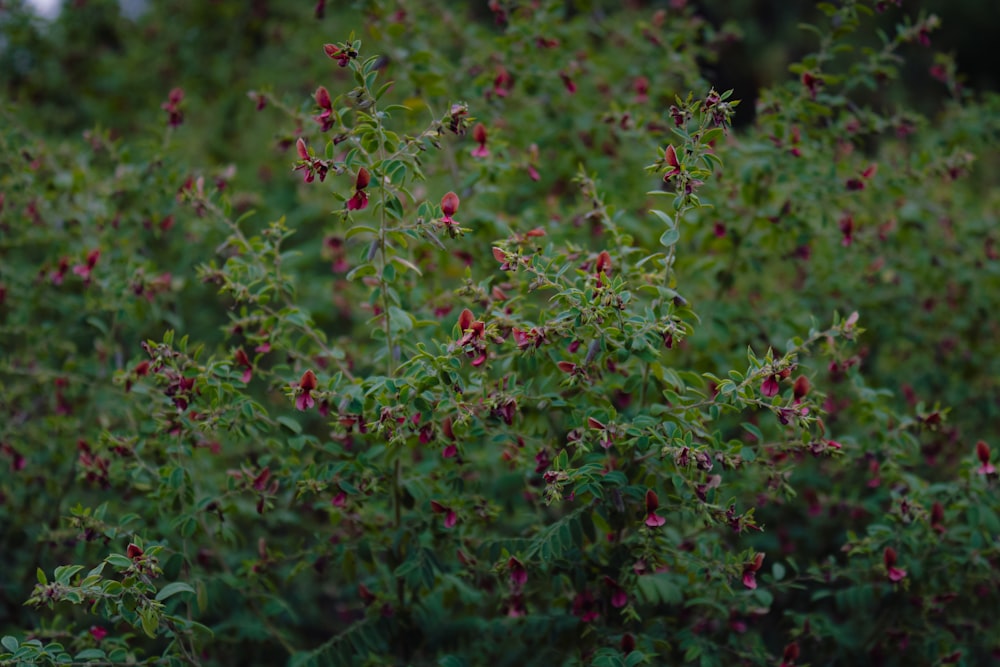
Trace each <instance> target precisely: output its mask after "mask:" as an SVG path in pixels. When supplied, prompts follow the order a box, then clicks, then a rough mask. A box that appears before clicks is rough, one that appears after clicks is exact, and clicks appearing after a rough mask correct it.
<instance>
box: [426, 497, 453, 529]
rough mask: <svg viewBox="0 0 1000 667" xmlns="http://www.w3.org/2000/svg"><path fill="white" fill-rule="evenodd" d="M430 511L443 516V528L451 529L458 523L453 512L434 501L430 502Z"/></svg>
mask: <svg viewBox="0 0 1000 667" xmlns="http://www.w3.org/2000/svg"><path fill="white" fill-rule="evenodd" d="M431 510H433V511H434V513H435V514H444V527H445V528H451V527H453V526H454V525H455V524H456V523H458V515H457V514H455V510H453V509H451V508H450V507H445V506H444V505H442V504H441V503H439V502H438V501H436V500H432V501H431Z"/></svg>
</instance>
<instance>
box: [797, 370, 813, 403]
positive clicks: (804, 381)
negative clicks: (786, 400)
mask: <svg viewBox="0 0 1000 667" xmlns="http://www.w3.org/2000/svg"><path fill="white" fill-rule="evenodd" d="M810 389H812V386H811V385H810V384H809V378H807V377H806V376H805V375H800V376H798V377H797V378H795V385H794V386H793V387H792V396H793V397H794V398H795V401H796V402H798V401H801V400H802V399H803V398H805V396H806V394H808V393H809V390H810Z"/></svg>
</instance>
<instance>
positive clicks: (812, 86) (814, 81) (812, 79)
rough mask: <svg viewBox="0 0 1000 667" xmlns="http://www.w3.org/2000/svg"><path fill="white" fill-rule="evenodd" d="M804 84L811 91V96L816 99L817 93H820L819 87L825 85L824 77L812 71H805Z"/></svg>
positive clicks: (803, 74)
mask: <svg viewBox="0 0 1000 667" xmlns="http://www.w3.org/2000/svg"><path fill="white" fill-rule="evenodd" d="M802 85H803V86H805V87H806V90H808V91H809V96H810V97H811V98H813V99H816V93H818V92H819V89H820V88H822V87H823V77H821V76H818V75H816V74H813V73H812V72H803V73H802Z"/></svg>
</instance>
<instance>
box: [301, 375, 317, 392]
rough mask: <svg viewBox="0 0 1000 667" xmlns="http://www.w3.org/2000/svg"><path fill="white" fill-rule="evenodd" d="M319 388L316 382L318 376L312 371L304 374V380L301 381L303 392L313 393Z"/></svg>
mask: <svg viewBox="0 0 1000 667" xmlns="http://www.w3.org/2000/svg"><path fill="white" fill-rule="evenodd" d="M318 386H319V383H318V382H317V381H316V374H315V373H313V372H312V371H306V372H305V373H303V374H302V378H301V379H300V380H299V389H302V390H303V391H312V390H313V389H315V388H316V387H318Z"/></svg>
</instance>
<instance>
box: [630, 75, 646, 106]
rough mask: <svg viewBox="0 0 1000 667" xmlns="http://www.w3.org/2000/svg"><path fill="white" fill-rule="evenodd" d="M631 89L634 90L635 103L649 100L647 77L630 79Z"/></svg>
mask: <svg viewBox="0 0 1000 667" xmlns="http://www.w3.org/2000/svg"><path fill="white" fill-rule="evenodd" d="M632 90H634V91H635V103H636V104H645V103H646V102H647V101H648V100H649V79H647V78H646V77H644V76H640V77H637V78H636V79H635V80H633V81H632Z"/></svg>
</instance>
